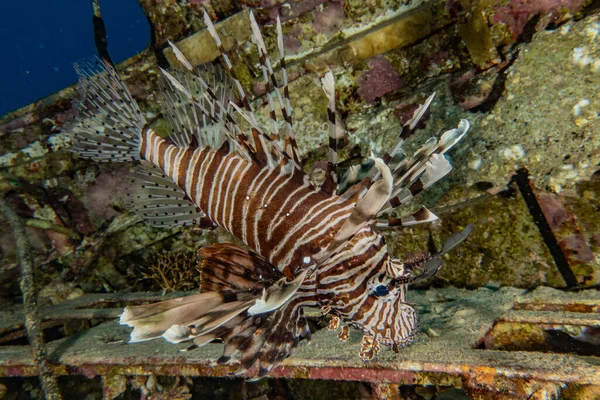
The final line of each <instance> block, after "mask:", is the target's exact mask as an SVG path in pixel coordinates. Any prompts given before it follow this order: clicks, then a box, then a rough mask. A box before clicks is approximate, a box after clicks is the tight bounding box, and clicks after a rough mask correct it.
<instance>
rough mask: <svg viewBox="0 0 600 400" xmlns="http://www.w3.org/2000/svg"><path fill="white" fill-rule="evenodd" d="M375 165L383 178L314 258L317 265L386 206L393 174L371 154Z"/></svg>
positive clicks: (358, 203)
mask: <svg viewBox="0 0 600 400" xmlns="http://www.w3.org/2000/svg"><path fill="white" fill-rule="evenodd" d="M371 158H372V159H373V161H374V162H375V165H376V167H377V168H378V169H380V171H381V178H380V179H379V180H378V181H377V182H374V183H372V184H371V185H370V187H369V188H368V190H367V191H366V193H365V195H364V196H363V197H362V198H361V199H360V200H358V202H357V203H356V205H355V207H354V209H353V210H352V213H351V214H350V216H349V217H348V219H347V220H346V222H344V224H343V225H342V227H341V228H340V229H339V230H338V231H337V233H336V234H335V237H334V238H333V240H332V241H331V243H330V244H329V246H328V247H327V248H326V249H325V250H323V251H321V252H320V253H319V254H317V255H316V256H315V257H314V258H315V260H316V262H317V265H320V264H323V262H325V261H326V260H327V259H328V258H329V257H331V256H332V255H333V254H335V253H336V251H338V249H339V248H340V247H342V246H343V245H344V244H345V243H346V242H347V241H348V240H350V239H351V238H352V237H353V236H354V235H355V234H356V233H358V232H359V231H360V230H361V229H363V228H364V227H365V226H366V225H367V224H369V223H370V222H371V220H372V219H373V217H375V216H376V215H377V214H378V213H379V211H380V209H381V207H383V206H384V204H386V202H387V201H388V199H389V198H390V195H391V193H392V188H393V179H392V172H391V171H390V169H389V167H388V166H387V165H386V164H385V163H384V162H383V160H382V159H380V158H376V157H375V156H374V155H373V154H371Z"/></svg>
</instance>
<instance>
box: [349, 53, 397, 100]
mask: <svg viewBox="0 0 600 400" xmlns="http://www.w3.org/2000/svg"><path fill="white" fill-rule="evenodd" d="M357 83H358V86H359V88H358V94H359V95H360V97H362V98H363V100H364V101H366V102H367V103H369V104H373V103H375V102H376V101H377V100H378V99H380V98H382V97H383V96H384V95H386V94H388V93H390V92H393V91H394V90H397V89H400V88H402V87H403V86H404V85H405V84H404V81H403V80H402V79H401V78H400V77H399V76H398V73H397V72H396V70H394V67H393V66H392V64H391V63H390V62H389V61H388V60H386V59H385V58H383V57H375V58H373V59H372V60H371V61H369V70H368V71H363V72H362V73H361V74H360V78H358V81H357Z"/></svg>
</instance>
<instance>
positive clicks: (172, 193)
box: [126, 163, 205, 227]
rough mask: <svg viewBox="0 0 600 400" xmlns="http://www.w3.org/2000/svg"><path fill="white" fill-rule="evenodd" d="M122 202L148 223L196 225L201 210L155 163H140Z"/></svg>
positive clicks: (202, 215) (201, 214)
mask: <svg viewBox="0 0 600 400" xmlns="http://www.w3.org/2000/svg"><path fill="white" fill-rule="evenodd" d="M126 194H127V199H126V206H127V208H129V209H130V210H131V211H133V212H135V213H136V214H138V215H140V216H141V217H143V218H144V219H145V220H146V221H148V223H150V224H151V225H152V226H158V227H167V226H188V225H196V224H197V223H199V222H200V220H201V218H204V217H205V214H204V213H203V212H202V211H201V210H200V208H198V207H197V206H196V205H195V204H194V203H192V201H191V200H190V199H189V198H188V197H187V195H186V194H185V192H184V191H183V189H181V188H180V187H179V186H177V185H176V184H175V183H174V182H173V181H172V180H171V179H170V178H169V177H168V176H166V175H165V174H164V173H163V172H162V171H161V170H160V169H159V168H158V167H155V166H152V165H150V164H148V163H143V164H140V165H139V166H137V167H136V169H135V171H134V172H133V173H132V174H131V186H130V187H128V188H127V190H126Z"/></svg>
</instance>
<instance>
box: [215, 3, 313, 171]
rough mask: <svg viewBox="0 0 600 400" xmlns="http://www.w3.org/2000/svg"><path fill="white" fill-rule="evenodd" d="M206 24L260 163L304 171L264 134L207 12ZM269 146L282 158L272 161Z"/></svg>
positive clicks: (277, 143) (277, 142) (276, 141)
mask: <svg viewBox="0 0 600 400" xmlns="http://www.w3.org/2000/svg"><path fill="white" fill-rule="evenodd" d="M204 23H205V24H206V27H207V29H208V31H209V33H210V35H211V36H212V37H213V39H214V41H215V42H216V44H217V48H218V49H219V52H220V54H221V58H222V59H223V61H224V63H225V68H226V69H227V72H228V73H229V76H230V77H231V79H232V80H233V83H234V86H235V87H236V89H237V92H238V96H239V98H240V102H241V103H242V106H243V108H244V112H243V113H240V115H242V117H243V118H244V119H246V120H247V121H248V122H249V124H250V126H251V128H252V137H253V139H254V146H255V156H256V158H257V159H258V161H259V162H261V163H263V164H266V165H268V166H269V167H270V168H274V167H275V166H277V165H278V164H280V163H281V162H283V161H285V162H287V163H290V164H291V165H292V166H293V167H294V168H295V169H297V170H300V171H302V167H301V165H300V164H299V163H298V162H296V161H295V160H294V158H293V157H292V156H290V155H289V154H288V153H287V152H286V151H285V150H284V149H283V147H282V146H281V145H280V144H279V141H278V140H273V139H272V138H271V137H270V136H269V135H267V134H266V133H265V132H263V130H262V129H261V128H260V126H259V125H258V122H257V120H256V115H255V114H254V111H253V110H252V107H251V105H250V102H249V100H248V95H247V93H246V91H245V90H244V88H243V87H242V84H241V83H240V81H239V80H238V79H237V76H236V73H235V70H234V69H233V65H232V63H231V60H230V59H229V55H228V54H227V52H226V51H225V49H224V48H223V44H222V42H221V39H220V37H219V34H218V33H217V30H216V28H215V26H214V25H213V23H212V21H211V19H210V17H209V16H208V14H207V13H206V12H204ZM230 103H231V104H232V105H233V106H234V107H235V108H236V110H237V111H238V112H240V110H241V109H240V108H239V107H238V106H236V105H235V104H234V103H233V102H231V101H230ZM267 145H270V146H272V147H273V148H274V149H275V152H276V153H277V154H278V156H279V157H280V158H279V159H272V157H271V152H270V151H269V149H268V147H267Z"/></svg>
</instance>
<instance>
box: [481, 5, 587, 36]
mask: <svg viewBox="0 0 600 400" xmlns="http://www.w3.org/2000/svg"><path fill="white" fill-rule="evenodd" d="M503 3H504V2H503ZM585 3H586V0H537V1H528V0H510V1H509V2H508V3H504V4H501V5H500V6H499V7H498V8H496V10H495V13H494V16H493V17H492V21H493V22H494V23H503V24H505V25H506V26H507V27H508V29H509V30H510V32H511V33H512V35H513V39H516V38H517V37H518V36H519V35H521V34H522V33H523V31H524V29H525V26H526V25H527V23H528V22H529V21H530V20H531V19H532V18H533V17H535V16H540V15H541V16H544V15H548V16H549V20H550V21H552V22H558V21H559V20H560V19H561V18H562V16H563V15H564V14H567V13H575V12H577V11H579V9H581V7H582V6H583V5H584V4H585Z"/></svg>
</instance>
